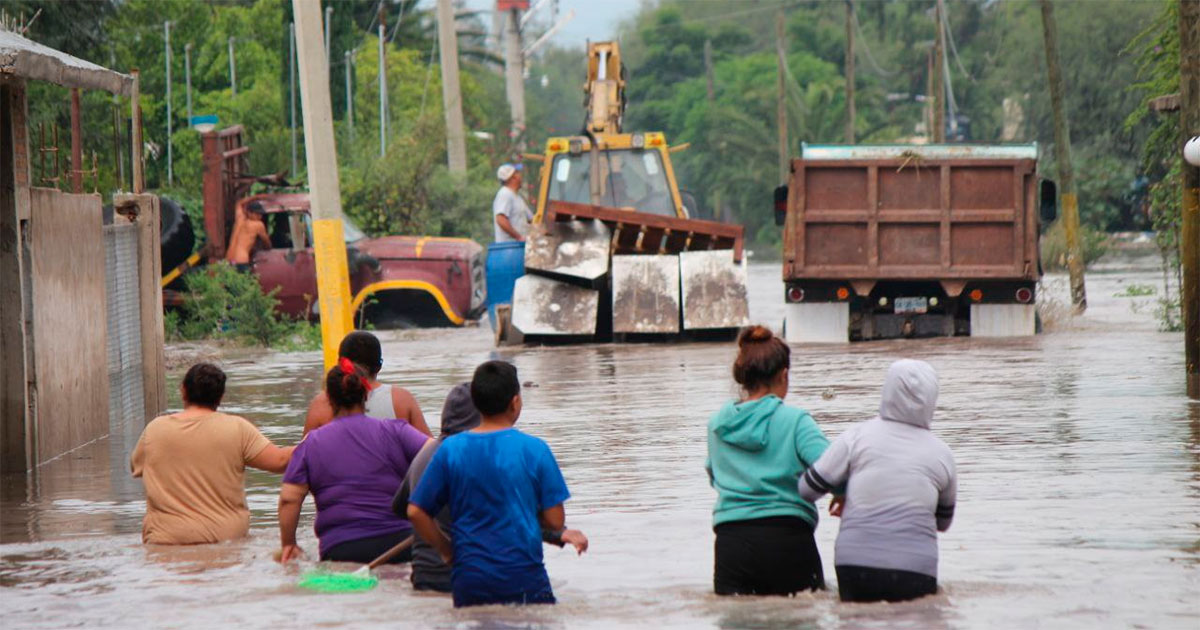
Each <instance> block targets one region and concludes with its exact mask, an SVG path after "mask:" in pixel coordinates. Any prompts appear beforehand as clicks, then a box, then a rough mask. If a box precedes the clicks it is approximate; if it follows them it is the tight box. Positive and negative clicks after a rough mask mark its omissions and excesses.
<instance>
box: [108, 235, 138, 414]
mask: <svg viewBox="0 0 1200 630" xmlns="http://www.w3.org/2000/svg"><path fill="white" fill-rule="evenodd" d="M113 222H114V223H113V224H111V225H105V226H104V262H105V270H106V271H105V284H106V288H107V291H106V295H107V296H108V297H107V302H108V304H107V313H108V394H109V395H108V422H109V430H110V432H113V433H117V432H118V429H120V428H121V427H123V426H126V425H127V423H129V422H131V421H134V422H136V423H137V424H138V426H139V427H140V426H141V423H142V422H144V420H145V417H146V414H145V409H144V407H145V395H144V393H143V382H142V379H143V376H142V330H141V329H142V321H141V303H140V299H139V292H138V230H137V226H136V225H134V224H132V223H128V222H126V220H125V219H124V218H122V217H120V216H117V217H114V219H113Z"/></svg>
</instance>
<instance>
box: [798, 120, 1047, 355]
mask: <svg viewBox="0 0 1200 630" xmlns="http://www.w3.org/2000/svg"><path fill="white" fill-rule="evenodd" d="M1056 194H1057V192H1056V188H1055V185H1054V182H1052V181H1050V180H1044V179H1040V178H1039V177H1038V175H1037V145H1036V144H1029V145H807V144H806V145H804V146H803V148H802V151H801V155H800V157H799V158H798V159H795V160H792V162H791V176H790V178H789V180H788V183H787V185H785V186H781V187H780V188H778V189H776V191H775V201H776V207H775V212H776V222H777V223H778V224H780V225H782V226H783V281H784V298H785V302H786V315H785V322H784V328H785V334H786V337H787V339H788V340H789V341H795V342H846V341H857V340H869V339H883V338H895V337H930V336H951V335H971V336H1020V335H1032V334H1034V333H1035V330H1036V328H1037V313H1036V307H1035V302H1036V299H1037V285H1038V280H1039V279H1040V278H1041V275H1042V271H1041V267H1040V264H1039V256H1038V236H1039V233H1040V229H1039V226H1040V224H1041V223H1049V222H1050V221H1053V220H1054V217H1055V215H1056V213H1057V199H1056Z"/></svg>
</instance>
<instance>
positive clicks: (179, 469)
mask: <svg viewBox="0 0 1200 630" xmlns="http://www.w3.org/2000/svg"><path fill="white" fill-rule="evenodd" d="M180 391H181V393H182V395H183V411H181V412H179V413H175V414H170V415H166V416H160V417H158V418H155V419H154V420H152V421H151V422H150V424H148V425H146V429H145V430H144V431H143V432H142V437H141V438H140V439H139V440H138V443H137V446H136V447H134V449H133V456H132V457H131V458H130V466H131V468H132V470H133V476H134V477H140V478H141V479H142V481H143V483H144V484H145V487H146V517H145V518H144V519H143V520H142V542H144V543H151V544H163V545H189V544H197V543H214V542H220V541H222V540H229V539H232V538H241V537H243V536H245V535H246V534H247V533H248V532H249V530H250V510H249V509H247V507H246V490H245V477H246V475H245V471H246V466H251V467H253V468H258V469H260V470H265V471H268V472H273V473H282V472H283V471H284V469H285V468H287V464H288V460H289V459H290V458H291V455H292V449H293V447H291V446H288V447H278V446H275V445H274V444H272V443H271V441H270V440H268V439H267V438H266V437H265V436H263V434H262V433H261V432H260V431H259V430H258V428H257V427H255V426H254V425H253V424H251V423H250V421H248V420H246V419H245V418H241V417H238V416H231V415H226V414H223V413H218V412H217V407H218V406H219V405H220V404H221V398H222V397H223V396H224V395H225V373H224V372H223V371H221V368H218V367H217V366H215V365H213V364H211V363H197V364H196V365H193V366H192V367H191V369H189V370H188V371H187V374H186V375H185V376H184V377H183V383H182V384H181V385H180Z"/></svg>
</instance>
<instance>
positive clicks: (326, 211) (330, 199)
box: [292, 0, 354, 370]
mask: <svg viewBox="0 0 1200 630" xmlns="http://www.w3.org/2000/svg"><path fill="white" fill-rule="evenodd" d="M292 13H293V14H294V15H295V19H296V50H297V52H298V53H299V55H298V56H299V62H300V73H299V74H300V105H301V109H302V111H303V114H302V116H303V118H304V155H305V157H306V158H307V159H306V166H307V170H308V186H309V193H308V197H309V200H310V203H311V209H310V212H311V214H312V218H313V248H314V250H315V254H316V256H315V258H316V266H317V302H318V304H319V308H320V312H321V342H322V345H323V346H324V350H325V352H324V354H325V369H326V370H328V369H329V368H331V367H333V365H334V364H335V363H337V349H338V344H340V343H341V341H342V338H343V337H345V336H346V334H347V333H349V332H350V331H351V330H353V329H354V327H353V321H352V318H351V314H350V274H349V270H348V269H347V265H346V241H345V238H344V236H343V228H342V199H341V191H340V188H339V183H338V169H337V145H336V144H335V142H334V139H333V108H332V104H331V102H330V96H329V71H328V68H326V67H325V51H324V42H323V38H322V33H321V4H320V2H319V0H292Z"/></svg>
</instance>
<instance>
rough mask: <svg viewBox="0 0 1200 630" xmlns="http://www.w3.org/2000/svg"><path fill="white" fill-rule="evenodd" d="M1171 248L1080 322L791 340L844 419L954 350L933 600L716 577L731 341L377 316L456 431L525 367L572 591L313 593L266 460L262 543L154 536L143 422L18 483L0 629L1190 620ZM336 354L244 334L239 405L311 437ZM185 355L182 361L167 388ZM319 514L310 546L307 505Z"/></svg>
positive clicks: (554, 561)
mask: <svg viewBox="0 0 1200 630" xmlns="http://www.w3.org/2000/svg"><path fill="white" fill-rule="evenodd" d="M1156 265H1157V259H1156V258H1145V259H1137V260H1122V261H1115V262H1110V263H1108V264H1106V265H1103V266H1101V268H1100V269H1098V270H1097V271H1095V272H1093V273H1092V274H1091V275H1090V276H1089V277H1088V293H1089V298H1090V308H1089V310H1088V312H1087V314H1086V315H1085V316H1083V317H1081V318H1078V319H1075V320H1070V319H1068V318H1066V317H1063V316H1061V314H1060V315H1058V316H1055V315H1053V311H1054V309H1053V308H1051V309H1050V310H1049V311H1048V317H1047V324H1048V329H1049V330H1048V332H1047V333H1046V334H1043V335H1040V336H1038V337H1036V338H1030V339H1020V340H993V341H985V340H978V339H970V338H954V339H930V340H906V341H890V342H870V343H863V344H853V345H836V346H796V347H795V348H794V354H793V365H792V385H791V392H790V395H789V398H788V402H789V403H791V404H794V405H798V406H802V407H805V408H807V409H808V410H810V411H811V413H812V414H813V416H814V417H815V418H816V419H817V421H818V423H819V424H820V425H821V426H822V428H823V429H824V430H825V432H826V433H827V434H828V435H829V436H830V437H833V436H836V435H838V434H839V433H841V432H842V431H844V430H846V428H848V427H849V426H851V425H852V424H853V423H855V422H858V421H861V420H864V419H866V418H868V417H870V416H871V415H873V413H874V411H875V409H876V407H877V405H878V397H879V389H880V386H881V384H882V380H883V375H884V371H885V369H886V367H887V365H888V364H889V363H890V362H891V361H893V360H894V359H897V358H901V357H912V358H921V359H925V360H927V361H929V362H930V363H932V364H933V365H934V366H935V367H936V368H937V369H938V371H939V373H940V376H941V398H940V400H939V405H938V411H937V415H936V416H935V421H934V430H935V431H936V432H937V433H938V435H940V436H941V437H942V438H943V439H944V440H945V441H946V442H947V443H948V444H949V445H950V447H951V449H953V451H954V454H955V457H956V459H957V461H958V470H959V504H958V511H957V514H956V520H955V523H954V525H953V527H952V528H951V530H950V531H949V532H948V533H947V534H944V535H943V536H942V537H941V565H940V582H941V585H942V592H941V593H939V594H938V595H935V596H932V597H928V598H925V599H923V600H919V601H916V602H909V603H904V604H892V605H889V604H868V605H862V604H841V603H839V602H838V601H837V598H836V595H835V593H836V589H835V588H834V589H831V590H828V591H825V592H822V593H819V594H815V595H803V596H798V597H795V598H738V599H728V598H718V597H716V596H714V595H712V594H711V591H712V542H713V535H712V531H711V521H710V519H711V508H712V504H713V499H714V493H713V491H712V490H711V489H710V488H709V486H708V482H707V478H706V476H705V473H704V470H703V463H704V456H705V439H704V433H705V425H706V422H707V420H708V417H709V415H710V414H711V413H712V412H713V411H714V410H715V409H717V408H718V407H719V406H720V405H721V403H722V402H723V401H724V400H725V399H727V398H729V397H731V396H733V395H735V389H734V386H733V384H732V380H731V378H730V376H729V365H730V362H731V360H732V358H733V354H734V345H733V344H731V343H730V344H685V345H591V346H576V347H554V348H529V349H504V350H496V349H494V348H493V347H492V344H491V337H490V332H489V331H488V330H487V329H486V324H485V327H484V328H483V329H479V328H468V329H457V330H435V331H431V330H426V331H415V332H413V331H408V332H402V331H395V332H385V333H381V338H382V339H383V341H384V360H385V364H384V369H383V374H382V377H381V378H382V380H384V381H386V382H393V383H401V384H403V385H404V386H406V387H408V388H409V389H410V390H411V391H412V392H413V393H414V394H415V395H416V397H417V399H418V401H419V402H420V404H421V405H422V407H423V409H424V410H425V413H426V416H427V418H428V419H429V421H430V425H431V426H434V427H436V426H437V425H438V416H439V413H440V410H441V404H442V400H443V397H444V395H445V393H446V391H447V390H448V389H449V388H450V386H452V385H453V384H455V383H457V382H460V381H463V380H466V379H468V378H469V377H470V374H471V371H472V370H473V368H474V366H475V365H477V364H478V363H479V362H481V361H483V360H486V359H489V358H504V359H508V360H511V361H512V362H513V363H515V364H516V365H517V367H518V368H519V370H520V376H521V380H522V381H523V382H529V383H530V385H529V386H528V387H527V388H526V389H525V391H524V398H525V411H524V415H523V416H522V418H521V420H520V423H519V425H518V426H519V427H520V428H521V429H523V430H525V431H527V432H529V433H532V434H534V435H537V436H539V437H541V438H543V439H545V440H546V441H547V442H548V443H549V444H550V446H551V447H552V448H553V450H554V452H555V454H556V455H557V457H558V461H559V463H560V465H561V466H562V469H563V473H564V475H565V477H566V480H567V483H568V485H569V487H570V490H571V494H572V499H571V500H570V501H569V502H568V503H567V522H568V523H569V524H570V525H571V526H572V527H576V528H579V529H582V530H584V531H585V532H586V533H587V534H588V536H589V538H590V539H591V550H590V551H589V552H588V553H587V554H586V555H584V556H583V557H577V556H576V555H575V554H574V553H573V552H570V551H565V550H558V549H556V548H553V547H547V548H546V563H547V567H548V569H549V572H550V576H551V580H552V582H553V585H554V589H555V592H556V594H557V595H558V598H559V601H560V604H559V605H558V606H554V607H527V608H522V607H484V608H478V609H467V610H461V611H456V610H454V609H453V608H452V607H451V605H450V601H449V599H447V598H445V597H442V596H436V595H424V594H414V593H413V591H412V589H411V587H410V585H409V583H408V580H407V569H406V568H402V567H398V568H388V569H384V570H383V571H382V575H383V577H384V578H385V579H383V580H382V582H381V584H380V586H379V587H377V588H376V589H375V590H373V591H371V592H368V593H362V594H349V595H321V594H315V593H310V592H307V591H303V590H300V589H298V588H296V587H295V586H294V585H295V583H296V580H297V577H298V575H299V574H300V572H302V570H303V569H304V568H306V567H311V566H312V563H313V562H312V560H311V559H310V560H309V561H308V562H306V563H302V564H301V565H300V566H299V567H297V566H292V567H287V568H285V567H281V566H279V565H277V564H275V563H274V562H272V561H271V552H272V551H273V550H275V549H276V548H277V544H278V534H277V529H276V526H275V502H276V497H277V492H278V484H279V477H278V476H274V475H269V474H265V473H259V472H256V471H250V472H248V475H247V486H248V487H247V494H248V499H249V503H250V506H251V510H252V512H253V525H252V533H251V536H250V538H249V539H248V540H244V541H239V542H234V543H225V544H220V545H204V546H196V547H185V548H154V547H146V546H143V545H141V544H140V531H141V516H142V512H143V509H144V496H143V491H142V487H141V483H140V481H137V480H133V479H131V478H129V475H128V464H127V462H128V455H129V451H130V448H131V445H132V443H133V442H134V441H135V440H136V438H137V434H138V432H139V431H140V427H125V428H123V429H122V428H118V429H117V430H115V431H114V434H113V435H112V436H110V438H108V439H105V440H101V441H99V442H96V443H93V444H91V445H89V446H87V447H85V448H82V449H79V450H77V451H75V452H73V453H70V454H69V455H67V456H65V457H62V458H60V459H58V460H56V461H54V462H51V463H49V464H47V465H45V466H43V467H42V468H41V469H40V470H39V471H38V473H37V475H36V476H34V477H32V478H31V479H29V480H28V481H26V480H25V479H24V478H23V477H9V478H6V479H5V480H4V482H3V486H2V487H3V495H2V502H0V555H2V559H0V604H2V610H3V621H2V625H3V627H5V628H67V627H96V628H100V627H123V628H143V627H171V628H209V627H217V626H226V627H231V628H237V627H251V626H253V627H340V626H345V627H354V628H384V627H386V628H397V627H443V628H476V627H479V628H484V627H489V628H490V627H501V628H613V627H646V626H650V625H653V626H655V627H657V628H860V627H861V628H883V627H907V628H997V627H1009V628H1019V627H1033V626H1040V627H1067V628H1097V627H1143V628H1191V629H1193V630H1194V629H1195V628H1197V627H1200V405H1198V404H1196V403H1189V402H1188V401H1187V399H1186V398H1185V396H1184V390H1183V380H1182V378H1181V377H1182V372H1183V365H1182V364H1183V343H1182V335H1181V334H1179V333H1161V332H1158V330H1157V322H1156V320H1155V318H1154V315H1153V312H1152V311H1153V301H1154V299H1155V298H1154V297H1153V296H1151V297H1138V298H1129V297H1116V294H1118V293H1123V292H1124V291H1125V287H1127V286H1129V285H1130V284H1135V283H1136V284H1142V285H1154V286H1158V285H1160V283H1161V280H1160V278H1161V273H1160V272H1159V271H1158V269H1157V266H1156ZM751 283H752V286H751V313H752V316H753V317H754V318H755V319H756V320H757V321H759V322H763V323H766V324H768V325H771V326H773V327H776V328H777V327H778V325H779V323H780V322H781V321H782V318H783V304H782V289H781V284H780V281H779V267H778V265H777V264H776V265H769V264H758V265H753V266H752V267H751ZM1046 285H1047V288H1046V290H1045V291H1044V292H1043V295H1042V299H1046V300H1048V301H1049V302H1050V303H1052V304H1053V303H1055V302H1058V303H1061V302H1065V301H1066V297H1065V292H1066V282H1065V279H1064V278H1062V277H1061V276H1048V277H1047V280H1046ZM1159 290H1160V291H1161V288H1160V289H1159ZM1060 310H1061V309H1060ZM320 362H321V358H320V356H319V354H318V353H308V354H270V353H268V354H265V355H254V354H246V353H241V354H238V353H234V354H231V355H230V356H228V357H227V358H226V361H225V367H226V369H227V370H228V372H229V376H230V378H229V390H228V393H227V394H226V405H225V407H224V408H223V410H225V411H228V412H231V413H235V414H241V415H245V416H246V417H248V418H250V419H252V420H253V421H254V422H255V423H257V424H258V425H259V426H260V427H261V428H262V429H263V431H264V433H266V434H267V436H268V437H270V438H271V439H272V440H274V441H276V442H277V443H282V444H294V443H295V442H296V441H297V440H299V438H300V433H301V426H302V424H303V414H304V410H305V407H306V404H307V402H308V400H309V398H310V397H311V396H312V395H313V394H314V393H315V392H316V390H317V388H318V380H319V377H320V368H321V365H320ZM180 375H181V374H180V373H178V372H173V373H171V374H169V375H168V379H167V380H168V388H169V389H172V390H174V389H175V388H176V387H177V384H178V380H179V377H180ZM176 404H178V403H176ZM826 504H827V500H825V501H822V502H821V504H820V505H819V508H820V509H821V512H822V514H825V512H826V510H825V507H826ZM301 525H302V536H301V539H300V544H301V546H302V547H304V548H305V549H306V550H307V551H308V552H309V554H310V558H311V556H313V555H315V552H316V548H317V544H316V540H315V538H314V536H313V534H312V505H311V501H309V503H308V504H307V505H306V508H305V517H304V519H303V520H302V524H301ZM837 525H838V522H837V519H835V518H830V517H828V516H825V517H824V518H823V519H822V521H821V524H820V526H819V527H818V529H817V542H818V546H819V547H820V549H821V553H822V555H823V560H824V564H825V572H826V576H827V580H828V582H829V583H830V586H831V587H832V586H833V585H834V583H835V582H836V579H835V576H834V571H833V541H834V538H835V536H836V533H837Z"/></svg>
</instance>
